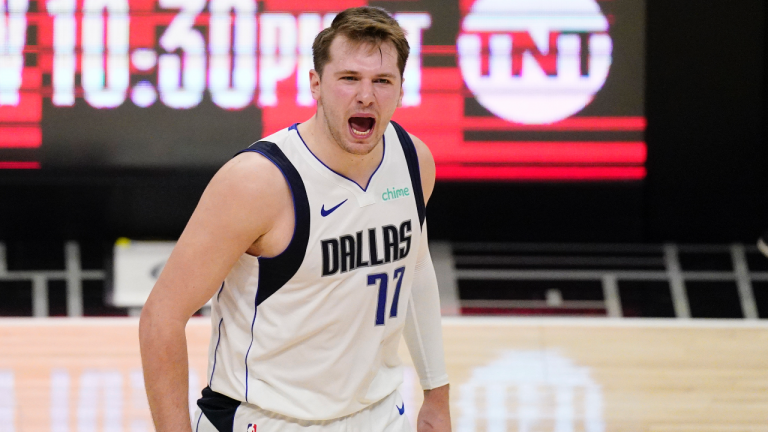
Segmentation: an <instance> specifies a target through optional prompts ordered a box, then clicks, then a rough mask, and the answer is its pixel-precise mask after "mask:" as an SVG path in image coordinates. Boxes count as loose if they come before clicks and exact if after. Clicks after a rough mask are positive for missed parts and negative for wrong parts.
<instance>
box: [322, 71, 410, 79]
mask: <svg viewBox="0 0 768 432" xmlns="http://www.w3.org/2000/svg"><path fill="white" fill-rule="evenodd" d="M334 75H339V76H341V75H361V74H360V72H358V71H355V70H351V69H345V70H341V71H338V72H336V73H335V74H334ZM376 78H392V79H394V78H395V75H393V74H391V73H388V72H384V73H380V74H376Z"/></svg>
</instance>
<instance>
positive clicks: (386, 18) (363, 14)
mask: <svg viewBox="0 0 768 432" xmlns="http://www.w3.org/2000/svg"><path fill="white" fill-rule="evenodd" d="M339 35H342V36H346V38H347V39H349V40H350V41H351V42H352V43H356V44H360V43H370V44H373V45H374V46H380V45H381V44H382V43H384V42H387V41H389V42H392V44H393V45H394V46H395V50H397V67H398V69H400V78H402V77H403V72H404V71H405V62H406V61H407V60H408V54H409V53H410V50H411V48H410V46H409V45H408V41H407V40H406V39H405V31H404V30H403V29H402V27H400V24H398V22H397V21H395V19H394V18H392V17H391V16H390V15H389V13H387V11H385V10H384V9H382V8H378V7H373V6H361V7H355V8H349V9H346V10H344V11H342V12H341V13H339V14H338V15H336V17H335V18H334V19H333V22H332V23H331V26H330V27H328V28H326V29H324V30H323V31H321V32H320V33H318V35H317V36H316V37H315V41H314V42H313V43H312V61H313V62H314V64H315V70H316V71H317V73H318V74H319V75H320V76H321V77H322V75H323V68H324V67H325V65H326V63H328V62H329V61H330V60H331V43H333V40H334V39H335V38H336V36H339Z"/></svg>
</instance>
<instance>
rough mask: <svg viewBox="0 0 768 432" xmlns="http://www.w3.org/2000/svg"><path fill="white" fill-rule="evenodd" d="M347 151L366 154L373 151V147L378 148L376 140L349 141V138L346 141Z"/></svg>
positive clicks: (359, 154) (360, 154) (361, 154)
mask: <svg viewBox="0 0 768 432" xmlns="http://www.w3.org/2000/svg"><path fill="white" fill-rule="evenodd" d="M345 147H346V149H345V150H346V151H347V152H348V153H351V154H354V155H358V156H365V155H367V154H368V153H370V152H372V151H373V149H375V148H376V141H370V142H369V141H365V142H360V141H349V140H347V143H346V146H345Z"/></svg>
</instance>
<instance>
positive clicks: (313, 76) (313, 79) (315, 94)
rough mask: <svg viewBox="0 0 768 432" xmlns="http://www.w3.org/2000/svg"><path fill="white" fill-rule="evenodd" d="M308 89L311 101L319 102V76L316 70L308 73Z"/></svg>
mask: <svg viewBox="0 0 768 432" xmlns="http://www.w3.org/2000/svg"><path fill="white" fill-rule="evenodd" d="M309 89H310V90H311V91H312V99H314V100H316V101H319V100H320V74H319V73H317V71H316V70H314V69H312V70H310V71H309Z"/></svg>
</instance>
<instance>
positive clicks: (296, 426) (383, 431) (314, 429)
mask: <svg viewBox="0 0 768 432" xmlns="http://www.w3.org/2000/svg"><path fill="white" fill-rule="evenodd" d="M232 415H233V421H231V423H232V432H411V424H410V422H409V421H408V417H407V415H406V413H405V404H404V403H403V398H402V397H401V396H400V393H399V392H398V391H394V392H392V394H390V395H389V396H387V397H385V398H384V399H382V400H380V401H379V402H376V403H375V404H373V405H371V406H369V407H368V408H365V409H363V410H361V411H358V412H356V413H354V414H350V415H348V416H346V417H341V418H337V419H333V420H319V421H312V420H299V419H294V418H291V417H286V416H283V415H280V414H276V413H273V412H270V411H265V410H263V409H261V408H259V407H257V406H256V405H252V404H249V403H245V402H241V403H240V404H239V405H238V406H237V407H236V408H235V409H234V411H233V413H232ZM230 418H232V417H230ZM228 424H229V422H227V425H226V426H225V428H227V429H228ZM192 430H193V431H194V432H230V431H229V430H219V429H216V426H214V425H213V424H212V423H211V421H210V420H209V419H208V418H207V417H206V416H205V415H204V414H203V413H202V411H201V410H200V407H198V408H197V410H196V411H195V416H194V417H193V420H192Z"/></svg>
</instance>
